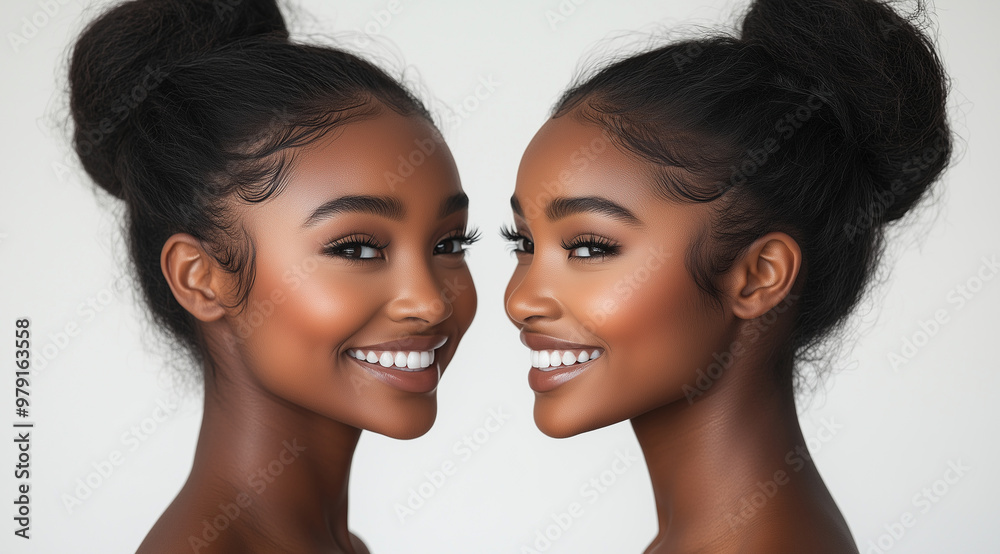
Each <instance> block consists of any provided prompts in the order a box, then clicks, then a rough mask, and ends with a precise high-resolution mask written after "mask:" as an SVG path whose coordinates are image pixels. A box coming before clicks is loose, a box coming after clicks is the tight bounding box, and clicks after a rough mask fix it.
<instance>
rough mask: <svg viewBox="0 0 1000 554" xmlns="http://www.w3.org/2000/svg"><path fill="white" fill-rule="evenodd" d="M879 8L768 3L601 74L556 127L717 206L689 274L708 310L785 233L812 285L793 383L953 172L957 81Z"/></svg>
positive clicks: (873, 4)
mask: <svg viewBox="0 0 1000 554" xmlns="http://www.w3.org/2000/svg"><path fill="white" fill-rule="evenodd" d="M925 16H926V7H925V6H924V5H923V3H922V2H918V3H917V4H916V5H915V7H914V9H913V11H912V12H911V13H910V14H909V15H905V16H904V15H901V14H900V13H898V12H897V11H896V10H895V9H894V8H893V6H892V5H890V4H889V3H888V2H885V1H876V0H756V1H754V2H752V3H751V5H750V7H749V8H748V10H747V11H746V13H745V15H744V17H743V19H742V25H741V28H740V29H739V31H738V32H737V33H733V34H728V33H711V34H710V35H709V36H706V37H704V38H700V39H690V40H682V41H677V42H673V43H671V44H667V45H665V46H661V47H657V48H655V49H652V50H648V51H645V52H643V53H640V54H637V55H633V56H631V57H628V58H626V59H621V60H617V61H615V62H613V63H611V64H610V65H607V66H605V67H603V68H601V69H600V70H599V71H598V72H597V73H595V74H593V75H592V76H591V77H589V78H587V79H586V80H585V81H583V82H580V83H577V84H575V85H574V86H572V87H571V88H570V89H569V90H567V91H566V92H565V93H564V94H563V96H562V97H561V98H560V100H559V101H558V102H557V104H556V106H555V109H554V113H553V116H554V117H559V116H561V115H564V114H566V113H570V112H572V113H573V115H574V116H575V117H581V118H584V119H586V120H588V121H591V122H595V123H597V124H599V125H601V126H602V127H603V128H604V129H605V130H606V131H607V132H608V134H609V135H610V136H611V138H612V140H613V141H614V143H615V144H616V145H618V146H619V147H620V148H622V149H623V150H625V151H627V152H630V153H632V154H634V155H636V156H638V157H639V158H640V159H643V160H646V161H648V162H652V163H651V164H650V167H651V169H652V175H653V180H654V182H655V189H656V191H657V192H658V193H660V194H662V196H663V197H664V198H667V199H671V200H673V201H682V202H707V201H717V202H716V206H717V208H716V209H714V210H713V213H714V216H713V221H712V223H711V225H710V226H709V228H708V230H707V231H706V233H705V235H704V236H702V237H701V238H700V239H699V240H697V241H696V242H695V244H694V245H692V247H691V249H690V251H689V252H688V255H687V258H686V263H687V267H688V268H689V270H690V271H691V273H692V276H693V277H694V279H695V280H696V282H697V283H698V285H699V287H700V289H701V290H702V291H703V292H704V293H705V297H706V298H707V299H708V300H709V303H715V304H718V305H720V306H721V302H719V299H720V298H721V294H722V293H721V291H720V289H719V287H718V286H717V283H716V281H717V277H718V276H719V275H721V274H722V273H724V272H725V271H727V270H728V269H730V268H731V267H732V264H733V263H734V261H735V260H736V259H737V258H738V257H739V255H740V254H741V253H742V252H744V251H745V249H746V248H747V247H749V245H750V244H751V243H752V242H753V241H754V240H756V239H757V238H759V237H761V236H763V235H765V234H766V233H768V232H771V231H784V232H787V233H788V234H789V235H790V236H792V237H793V238H794V239H795V240H796V241H797V242H798V244H799V246H800V248H801V249H802V254H803V267H802V275H801V278H802V279H803V281H804V282H803V283H801V286H802V289H801V293H800V294H799V296H798V297H797V298H796V307H797V310H796V315H795V318H796V320H795V324H794V329H793V331H792V333H791V337H790V338H789V343H788V344H787V345H786V346H785V348H784V352H783V357H785V358H787V359H786V360H784V362H785V363H782V364H779V366H780V367H782V368H783V369H781V370H780V372H781V373H782V375H780V377H781V378H782V379H793V378H794V377H796V375H794V371H793V368H794V365H795V360H800V361H801V360H807V359H809V360H816V359H817V358H821V357H822V355H821V354H820V352H819V351H820V350H821V349H820V348H819V347H820V346H821V345H822V344H823V342H824V339H825V338H828V337H829V336H831V335H832V334H833V331H834V330H836V329H837V328H839V327H841V326H842V325H843V323H844V321H845V320H846V316H847V315H848V314H849V313H851V311H852V310H853V309H854V307H855V306H856V305H857V304H858V301H859V299H860V298H861V296H862V293H863V292H864V290H865V288H866V285H867V284H868V282H869V281H870V280H871V278H872V275H873V272H874V271H875V270H876V268H877V266H878V262H879V260H880V258H881V255H882V252H883V250H884V234H885V232H884V227H885V225H886V224H887V223H889V222H892V221H895V220H898V219H900V218H901V217H903V215H904V214H906V213H907V211H909V210H910V209H911V207H913V206H914V205H915V204H916V203H917V201H918V200H919V199H920V198H921V197H922V196H923V195H924V194H925V192H926V191H927V190H928V188H929V187H930V185H931V184H932V183H933V182H934V181H935V180H936V179H937V178H938V177H939V175H940V174H941V172H942V171H943V170H944V168H945V167H946V165H947V164H948V162H949V158H950V156H951V152H952V137H951V131H950V130H949V126H948V122H947V114H946V97H947V91H948V88H949V80H948V78H947V75H946V73H945V70H944V68H943V66H942V62H941V60H940V58H939V56H938V54H937V52H936V50H935V45H934V43H933V40H932V38H931V37H930V36H929V34H928V32H927V25H926V23H925V21H926V17H925Z"/></svg>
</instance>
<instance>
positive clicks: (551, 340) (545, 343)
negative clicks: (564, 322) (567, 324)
mask: <svg viewBox="0 0 1000 554" xmlns="http://www.w3.org/2000/svg"><path fill="white" fill-rule="evenodd" d="M520 336H521V344H523V345H525V346H527V347H528V348H530V349H532V350H604V349H603V348H601V347H599V346H593V345H588V344H580V343H577V342H570V341H568V340H562V339H557V338H556V337H550V336H549V335H542V334H539V333H529V332H527V331H525V330H524V329H521V333H520Z"/></svg>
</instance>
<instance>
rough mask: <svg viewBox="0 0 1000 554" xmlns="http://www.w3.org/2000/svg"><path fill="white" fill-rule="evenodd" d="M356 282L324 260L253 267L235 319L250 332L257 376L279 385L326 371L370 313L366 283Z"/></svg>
mask: <svg viewBox="0 0 1000 554" xmlns="http://www.w3.org/2000/svg"><path fill="white" fill-rule="evenodd" d="M351 277H355V276H351ZM357 280H358V279H357V278H345V276H344V275H343V273H340V274H338V272H337V271H336V269H335V268H332V267H329V264H324V263H323V261H317V262H315V263H313V264H309V263H304V264H301V266H300V267H298V268H295V267H293V268H292V269H288V270H285V271H281V272H278V271H270V272H269V271H267V270H265V269H261V270H259V271H258V274H257V276H256V278H255V280H254V292H253V293H251V299H252V302H251V304H250V305H249V306H248V307H247V310H246V312H245V313H244V314H243V316H242V317H241V318H240V320H241V323H242V324H243V327H244V328H249V329H251V330H252V335H251V336H252V340H248V341H247V342H246V346H247V348H246V350H247V351H248V353H249V354H250V356H251V358H252V360H253V366H254V369H255V372H256V373H258V374H259V376H260V377H261V379H262V380H265V381H269V382H271V383H273V384H275V385H278V382H279V381H281V380H282V379H284V378H287V377H289V376H294V375H309V374H312V373H314V371H312V370H313V369H315V370H319V371H321V372H327V373H328V374H329V372H330V367H331V366H332V364H333V363H334V362H335V360H334V359H333V357H334V354H335V353H336V352H337V350H338V348H339V347H340V346H341V345H342V343H343V342H344V341H345V340H346V339H348V338H349V337H350V336H352V335H353V334H354V333H355V332H356V331H357V330H358V329H360V328H361V327H362V326H363V325H364V322H365V321H367V319H368V318H370V317H371V309H370V307H371V305H374V304H376V303H377V300H376V299H375V298H374V295H373V294H372V290H371V288H370V282H369V285H368V286H362V284H360V283H357V282H355V281H357ZM286 385H294V383H286Z"/></svg>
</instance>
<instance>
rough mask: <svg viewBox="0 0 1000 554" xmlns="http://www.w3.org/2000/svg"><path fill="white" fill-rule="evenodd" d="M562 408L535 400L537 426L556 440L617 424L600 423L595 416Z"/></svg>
mask: <svg viewBox="0 0 1000 554" xmlns="http://www.w3.org/2000/svg"><path fill="white" fill-rule="evenodd" d="M560 408H561V407H560V406H559V405H558V404H557V403H555V402H546V401H545V400H544V399H539V398H536V399H535V410H534V416H535V426H536V427H538V430H539V431H541V432H542V433H545V434H546V435H548V436H550V437H552V438H554V439H568V438H570V437H573V436H576V435H579V434H580V433H586V432H587V431H593V430H595V429H600V428H601V427H606V426H608V425H611V424H613V423H617V422H616V421H610V422H607V423H600V422H598V421H595V420H594V419H593V417H592V416H593V414H581V413H579V412H577V411H576V410H567V409H564V408H563V409H560ZM588 416H589V417H588Z"/></svg>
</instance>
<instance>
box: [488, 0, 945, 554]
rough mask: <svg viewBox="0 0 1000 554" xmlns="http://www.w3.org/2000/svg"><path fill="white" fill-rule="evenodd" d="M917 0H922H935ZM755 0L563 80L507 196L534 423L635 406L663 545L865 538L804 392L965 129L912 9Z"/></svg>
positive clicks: (765, 547) (827, 542)
mask: <svg viewBox="0 0 1000 554" xmlns="http://www.w3.org/2000/svg"><path fill="white" fill-rule="evenodd" d="M918 7H919V6H918ZM918 15H919V10H918V12H917V13H916V14H914V16H913V18H907V17H903V16H902V15H900V14H898V13H896V12H895V11H894V10H893V9H892V8H890V7H889V6H888V5H886V4H885V3H882V2H878V1H872V0H823V1H819V0H814V1H809V2H805V1H790V0H758V1H756V2H753V3H752V4H751V6H750V8H749V10H748V11H747V13H746V14H745V17H744V19H743V21H742V28H741V30H740V33H739V36H738V37H731V36H722V35H719V36H709V37H705V38H702V39H699V40H689V41H683V42H676V43H672V44H668V45H665V46H662V47H659V48H656V49H653V50H650V51H647V52H643V53H640V54H637V55H634V56H631V57H628V58H626V59H622V60H619V61H616V62H614V63H612V64H610V65H608V66H606V67H604V68H602V69H600V71H598V72H597V73H596V74H594V75H593V76H591V77H589V78H588V79H586V80H584V81H583V82H581V83H579V84H577V85H575V86H573V87H572V88H570V89H569V90H568V91H567V92H566V93H565V94H564V95H563V96H562V98H561V99H560V100H559V102H558V103H557V104H556V107H555V111H554V115H553V117H552V118H551V119H549V120H548V122H546V123H545V124H544V125H543V126H542V128H541V129H540V130H539V131H538V133H537V134H536V135H535V137H534V139H533V140H532V141H531V143H530V144H529V146H528V148H527V150H526V151H525V153H524V157H523V158H522V160H521V165H520V168H519V170H518V176H517V185H516V188H515V192H514V195H513V196H512V198H511V205H512V209H513V212H514V228H513V229H510V228H505V229H503V230H502V231H501V232H502V234H503V235H504V236H505V237H506V238H507V239H508V240H510V241H511V242H512V243H513V244H514V249H515V251H516V253H517V257H518V265H517V268H516V269H515V271H514V274H513V276H512V277H511V280H510V283H509V285H508V287H507V291H506V294H505V302H506V309H507V313H508V316H509V318H510V320H511V321H512V322H513V323H514V324H515V325H516V326H517V327H518V328H519V329H520V330H521V339H522V342H523V343H524V344H525V345H526V346H527V347H528V348H529V349H531V358H530V360H531V366H532V367H531V369H530V370H529V375H528V381H529V384H530V386H531V388H532V389H533V390H534V391H535V408H534V416H535V422H536V424H537V425H538V427H539V428H540V429H541V430H542V431H543V432H545V433H546V434H548V435H550V436H553V437H569V436H572V435H576V434H578V433H582V432H586V431H589V430H593V429H597V428H600V427H603V426H606V425H610V424H613V423H616V422H619V421H624V420H626V419H628V420H630V421H631V423H632V426H633V429H634V431H635V433H636V436H637V439H638V441H639V444H640V446H641V447H642V450H643V454H644V457H645V460H646V463H647V465H648V468H649V473H650V479H651V481H652V485H653V492H654V497H655V501H656V508H657V519H658V522H659V533H658V534H657V536H656V537H655V538H654V540H653V542H652V543H651V544H650V545H649V547H648V549H647V550H646V552H647V553H654V552H655V553H663V552H713V553H725V552H761V553H778V552H794V553H800V552H809V553H826V552H830V553H834V552H836V553H842V552H857V548H856V546H855V542H854V540H853V538H852V535H851V532H850V529H849V528H848V526H847V524H846V521H845V520H844V517H843V516H842V515H841V513H840V511H839V509H838V508H837V505H836V503H835V502H834V500H833V498H832V496H831V494H830V492H829V491H828V490H827V487H826V486H825V484H824V482H823V479H822V478H821V476H820V474H819V472H818V471H817V469H816V466H815V464H814V463H813V461H812V460H811V459H810V457H809V452H808V449H807V448H806V441H805V440H804V438H803V435H802V432H801V429H800V427H799V422H798V417H797V413H796V407H795V391H796V390H801V389H802V388H803V387H801V385H802V383H803V382H804V381H803V380H802V375H801V367H802V365H803V362H807V361H816V360H820V359H822V357H823V354H824V347H829V346H831V345H832V340H835V331H836V330H837V329H838V328H839V327H840V326H841V325H842V323H843V322H844V321H845V318H846V317H847V316H848V315H849V314H850V313H851V310H852V308H853V307H854V306H855V305H856V303H857V301H858V299H859V298H860V296H861V295H862V294H863V292H864V289H865V285H866V283H867V282H868V281H869V280H870V276H871V275H872V272H873V271H874V269H875V268H876V266H877V262H878V260H879V255H880V253H881V251H882V245H883V235H884V228H885V226H886V225H887V224H889V223H891V222H893V221H895V220H898V219H900V218H901V217H903V215H904V214H906V213H907V211H908V210H909V209H910V208H911V207H912V206H913V205H914V204H915V203H916V202H917V201H918V200H919V199H920V198H921V197H922V196H923V195H924V193H925V192H926V190H927V189H928V187H929V186H930V185H931V184H932V183H933V182H934V181H935V180H936V179H937V178H938V176H939V175H940V173H941V172H942V170H943V169H944V167H945V166H946V164H947V161H948V159H949V156H950V152H951V140H950V131H949V129H948V125H947V120H946V119H947V118H946V109H945V100H946V92H947V78H946V76H945V73H944V70H943V69H942V65H941V62H940V60H939V59H938V55H937V53H936V52H935V49H934V45H933V43H932V42H931V40H930V38H928V37H927V36H926V35H925V34H924V33H923V31H922V30H921V27H920V22H919V20H918V19H917V16H918Z"/></svg>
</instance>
